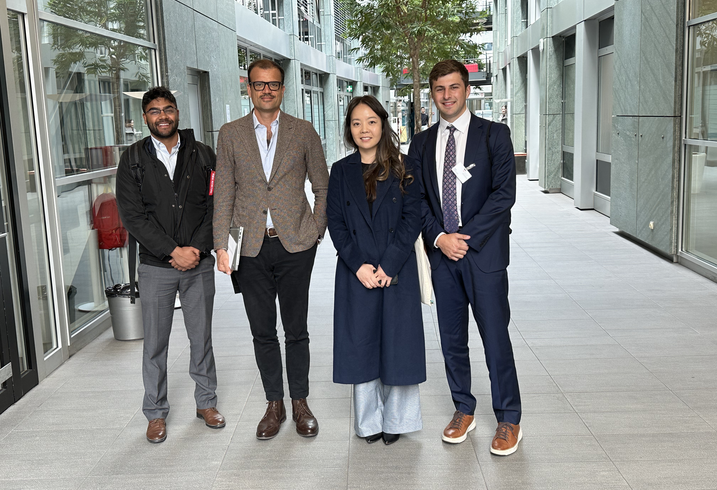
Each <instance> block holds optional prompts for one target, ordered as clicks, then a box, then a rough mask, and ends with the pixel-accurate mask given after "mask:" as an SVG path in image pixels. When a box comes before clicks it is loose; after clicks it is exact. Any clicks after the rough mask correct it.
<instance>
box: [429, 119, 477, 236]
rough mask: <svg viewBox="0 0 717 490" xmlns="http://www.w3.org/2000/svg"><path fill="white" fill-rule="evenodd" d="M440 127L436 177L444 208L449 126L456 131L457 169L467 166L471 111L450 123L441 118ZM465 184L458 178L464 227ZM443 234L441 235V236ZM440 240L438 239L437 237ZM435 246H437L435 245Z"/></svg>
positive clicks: (458, 204) (458, 201) (457, 186)
mask: <svg viewBox="0 0 717 490" xmlns="http://www.w3.org/2000/svg"><path fill="white" fill-rule="evenodd" d="M438 124H439V126H438V138H437V139H436V177H437V180H438V194H439V196H440V199H441V206H443V164H444V162H445V156H446V144H447V143H448V135H449V134H451V133H450V131H448V126H449V125H451V126H453V127H454V128H456V130H455V131H454V132H453V139H454V140H455V142H456V167H458V166H461V167H464V166H465V162H464V161H463V160H464V159H465V156H466V140H467V139H468V126H470V124H471V111H469V110H468V109H467V108H466V110H465V111H463V114H461V115H460V116H459V117H458V119H456V120H455V121H453V122H452V123H449V122H448V121H446V120H445V119H443V118H440V121H439V123H438ZM462 188H463V184H461V181H460V180H458V178H456V207H457V208H458V226H463V220H462V219H461V196H462V195H463V192H462V190H463V189H462ZM442 234H443V233H441V234H439V235H438V236H441V235H442ZM436 240H438V237H436ZM434 245H435V244H434Z"/></svg>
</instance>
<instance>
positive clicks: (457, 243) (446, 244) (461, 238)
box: [436, 233, 471, 261]
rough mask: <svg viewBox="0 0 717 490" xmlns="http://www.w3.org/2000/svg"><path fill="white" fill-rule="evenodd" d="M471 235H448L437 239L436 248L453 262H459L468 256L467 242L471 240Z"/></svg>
mask: <svg viewBox="0 0 717 490" xmlns="http://www.w3.org/2000/svg"><path fill="white" fill-rule="evenodd" d="M470 238H471V237H470V236H469V235H461V234H460V233H446V234H443V235H441V236H439V237H438V238H437V239H436V246H437V247H438V248H440V249H441V252H443V254H444V255H445V256H446V257H448V258H449V259H451V260H454V261H458V260H460V259H462V258H463V257H465V256H466V253H467V252H468V244H467V243H466V240H470Z"/></svg>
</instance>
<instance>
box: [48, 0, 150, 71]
mask: <svg viewBox="0 0 717 490" xmlns="http://www.w3.org/2000/svg"><path fill="white" fill-rule="evenodd" d="M146 7H147V5H146V0H50V1H49V2H47V6H46V8H47V10H49V11H50V12H52V13H53V14H56V15H59V16H62V17H66V18H68V19H72V20H76V21H79V22H82V23H84V24H88V25H94V26H97V27H101V28H103V29H107V30H110V31H114V32H118V33H121V34H125V35H127V36H131V37H136V38H140V39H144V38H145V37H146V33H147V26H146V18H147V15H146ZM51 35H52V49H53V50H54V51H56V52H57V55H56V56H55V58H54V59H53V64H54V65H55V69H56V70H57V72H58V74H59V75H60V76H68V75H69V74H70V72H71V71H72V66H73V65H75V64H77V63H79V64H81V65H82V66H83V67H84V69H85V71H86V73H88V74H91V75H106V76H111V77H112V78H116V77H119V74H120V73H121V72H122V71H125V70H126V69H127V64H128V63H129V64H132V65H135V64H136V63H137V62H147V49H146V48H143V47H141V46H137V45H134V44H129V43H126V42H123V41H118V40H116V39H110V38H107V37H102V36H99V35H97V34H91V33H88V32H85V31H80V30H76V29H72V28H69V27H64V26H60V25H57V24H52V25H51ZM139 66H141V64H140V65H139ZM137 75H138V77H139V79H141V80H145V81H149V74H147V73H144V72H140V73H138V74H137Z"/></svg>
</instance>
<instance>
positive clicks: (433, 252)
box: [408, 115, 515, 272]
mask: <svg viewBox="0 0 717 490" xmlns="http://www.w3.org/2000/svg"><path fill="white" fill-rule="evenodd" d="M489 124H490V121H488V120H486V119H482V118H479V117H476V116H475V115H471V121H470V125H469V127H468V137H467V140H466V153H465V158H464V160H463V162H464V165H465V167H468V166H470V165H471V164H473V165H475V166H474V167H473V168H471V169H470V170H469V172H470V174H471V178H470V179H468V180H467V181H466V182H464V183H463V187H462V195H461V222H462V224H463V226H462V227H461V229H460V231H459V233H462V234H464V235H470V237H471V238H470V239H469V240H467V243H468V246H469V251H468V253H467V254H466V258H467V259H468V260H470V261H471V263H472V264H473V265H475V266H476V267H478V268H479V269H480V270H482V271H483V272H495V271H499V270H502V269H505V268H507V267H508V263H509V262H510V246H509V234H510V208H512V207H513V204H514V203H515V157H514V154H513V143H512V142H511V139H510V129H508V126H506V125H504V124H500V123H493V124H492V126H491V128H490V139H489V141H488V142H487V143H486V132H487V129H488V125H489ZM439 126H440V125H439V124H435V125H433V126H431V127H430V128H429V129H428V130H427V131H422V132H420V133H418V134H417V135H416V136H415V137H414V138H413V141H411V146H410V148H409V150H408V155H409V157H411V158H413V159H415V160H417V161H418V162H420V165H419V169H420V177H421V178H420V179H419V180H420V183H421V215H422V229H423V239H424V240H425V243H426V248H427V250H428V258H429V260H430V262H431V267H432V268H434V269H435V268H436V267H437V266H438V263H439V261H440V258H441V255H442V253H443V252H441V250H440V249H439V248H436V247H434V245H433V244H434V243H435V241H436V238H437V237H438V235H439V234H440V233H442V232H445V230H444V229H443V211H442V208H441V200H440V194H439V192H438V179H442V178H443V176H442V175H441V176H439V175H437V174H436V141H437V138H438V129H439ZM488 145H490V152H491V154H492V157H493V163H492V165H491V163H490V158H489V153H488ZM461 260H465V258H464V259H461Z"/></svg>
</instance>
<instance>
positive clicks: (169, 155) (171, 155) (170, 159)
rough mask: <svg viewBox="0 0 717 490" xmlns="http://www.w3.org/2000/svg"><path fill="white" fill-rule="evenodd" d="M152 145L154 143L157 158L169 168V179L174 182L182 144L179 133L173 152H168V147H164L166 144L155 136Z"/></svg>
mask: <svg viewBox="0 0 717 490" xmlns="http://www.w3.org/2000/svg"><path fill="white" fill-rule="evenodd" d="M150 136H151V135H150ZM152 143H154V149H155V150H157V151H156V153H157V158H159V161H160V162H162V163H163V164H164V166H165V167H167V172H168V173H169V178H170V179H172V180H174V170H175V169H176V168H177V155H178V154H179V143H181V140H180V138H179V133H177V144H176V145H174V147H172V151H171V152H169V151H167V147H166V146H164V143H162V142H161V141H159V140H158V139H157V138H155V137H154V136H152Z"/></svg>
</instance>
